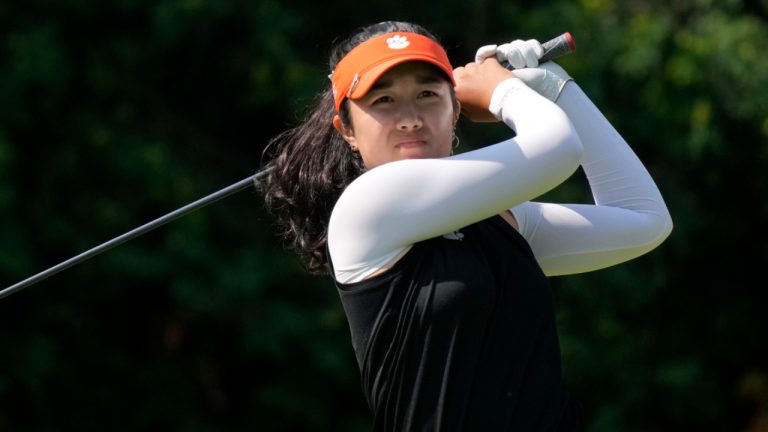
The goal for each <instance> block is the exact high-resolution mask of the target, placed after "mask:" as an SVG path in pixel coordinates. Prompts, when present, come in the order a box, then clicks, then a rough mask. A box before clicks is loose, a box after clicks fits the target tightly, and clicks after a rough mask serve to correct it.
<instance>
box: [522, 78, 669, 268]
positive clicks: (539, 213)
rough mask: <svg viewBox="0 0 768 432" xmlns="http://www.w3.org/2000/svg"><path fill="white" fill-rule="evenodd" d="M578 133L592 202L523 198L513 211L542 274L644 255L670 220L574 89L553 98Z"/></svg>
mask: <svg viewBox="0 0 768 432" xmlns="http://www.w3.org/2000/svg"><path fill="white" fill-rule="evenodd" d="M557 105H559V106H560V107H561V108H562V109H563V111H565V113H566V114H567V115H568V117H569V118H570V120H571V122H572V123H573V125H574V127H575V129H576V132H577V133H578V135H579V137H580V138H581V141H582V145H583V146H584V153H583V159H582V163H581V166H582V168H583V169H584V172H585V173H586V176H587V180H588V181H589V185H590V187H591V190H592V194H593V197H594V201H595V203H594V205H589V204H554V203H539V202H525V203H523V204H520V205H518V206H516V207H514V208H513V209H511V211H512V213H513V214H514V215H515V218H516V219H517V222H518V225H519V230H520V233H521V234H522V235H523V236H524V237H525V238H526V239H527V240H528V243H529V244H530V245H531V248H532V250H533V252H534V255H535V256H536V258H537V260H538V262H539V264H540V265H541V267H542V269H543V270H544V272H545V273H546V274H547V275H551V276H553V275H562V274H573V273H582V272H588V271H592V270H597V269H601V268H604V267H608V266H612V265H615V264H619V263H621V262H624V261H627V260H630V259H633V258H636V257H638V256H640V255H642V254H645V253H647V252H649V251H651V250H652V249H654V248H655V247H657V246H658V245H659V244H661V243H662V242H663V241H664V239H666V238H667V236H669V234H670V232H671V231H672V218H671V216H670V214H669V211H668V210H667V207H666V205H665V203H664V199H663V198H662V196H661V193H660V192H659V189H658V188H657V187H656V184H655V183H654V181H653V179H652V178H651V176H650V174H649V173H648V170H646V168H645V166H643V164H642V162H641V161H640V159H639V158H638V157H637V155H635V153H634V152H633V151H632V149H631V148H630V147H629V145H628V144H627V143H626V141H625V140H624V139H623V138H622V137H621V135H619V133H618V132H617V131H616V129H614V127H613V126H612V125H611V124H610V122H608V120H607V119H606V118H605V116H604V115H603V114H602V113H601V112H600V110H598V109H597V107H596V106H595V105H594V104H593V103H592V101H591V100H589V98H588V97H587V95H586V94H585V93H584V92H583V91H582V90H581V88H580V87H579V86H578V85H577V84H576V83H574V82H573V81H569V82H567V83H566V84H565V86H564V87H563V88H562V92H561V93H560V95H559V97H558V98H557Z"/></svg>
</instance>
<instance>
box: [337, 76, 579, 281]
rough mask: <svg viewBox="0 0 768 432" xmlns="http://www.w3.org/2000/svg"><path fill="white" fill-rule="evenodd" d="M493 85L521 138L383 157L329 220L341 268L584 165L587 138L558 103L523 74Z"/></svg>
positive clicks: (496, 102)
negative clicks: (420, 155) (437, 153)
mask: <svg viewBox="0 0 768 432" xmlns="http://www.w3.org/2000/svg"><path fill="white" fill-rule="evenodd" d="M457 82H459V84H458V85H457V94H460V86H461V82H460V81H459V80H458V79H457ZM489 93H492V98H491V104H490V105H491V108H492V112H493V113H494V114H495V115H496V116H497V117H499V118H501V119H502V120H503V121H504V122H505V123H506V124H507V125H508V126H509V127H511V128H513V129H514V130H515V131H516V132H517V135H516V136H515V138H512V139H510V140H507V141H504V142H501V143H498V144H495V145H491V146H488V147H484V148H481V149H478V150H474V151H471V152H466V153H462V154H460V155H456V156H451V157H447V158H442V159H410V160H402V161H397V162H391V163H388V164H384V165H381V166H379V167H377V168H375V169H372V170H370V171H368V172H367V173H365V174H363V175H362V176H360V177H359V178H357V179H356V180H355V181H354V182H352V183H351V184H350V185H349V186H348V187H347V189H346V190H345V191H344V193H343V194H342V196H341V197H340V198H339V200H338V202H337V203H336V206H335V207H334V210H333V213H332V215H331V219H330V222H329V227H328V245H329V250H330V254H331V259H332V261H333V264H334V268H335V270H336V273H337V276H338V275H340V274H357V275H360V274H363V273H365V272H366V271H367V272H368V273H371V272H374V271H375V270H376V269H375V268H371V267H372V266H373V267H375V266H376V265H377V264H376V263H379V264H380V263H382V260H386V259H387V257H394V256H396V255H397V254H398V253H400V252H402V251H403V250H404V249H406V248H408V247H410V246H411V245H412V244H414V243H416V242H419V241H422V240H425V239H429V238H432V237H436V236H439V235H442V234H445V233H448V232H451V231H455V230H457V229H460V228H462V227H464V226H467V225H469V224H472V223H474V222H477V221H480V220H482V219H486V218H488V217H491V216H493V215H496V214H498V213H501V212H503V211H505V210H506V209H509V208H512V207H514V206H516V205H518V204H520V203H522V202H525V201H527V200H530V199H532V198H534V197H537V196H539V195H541V194H543V193H544V192H546V191H548V190H550V189H552V188H554V187H555V186H557V185H558V184H560V183H561V182H563V181H564V180H565V179H567V178H568V177H569V176H570V175H571V174H572V173H573V172H574V171H575V170H576V169H577V168H578V166H579V162H580V160H581V153H582V147H581V142H580V141H579V137H578V135H577V134H576V132H575V130H574V128H573V126H572V124H571V122H570V120H569V119H568V117H567V116H566V114H565V113H564V112H563V111H562V110H561V109H560V108H559V107H558V106H557V105H555V104H554V103H552V102H550V101H549V100H547V99H546V98H544V97H542V96H540V95H538V94H537V93H536V92H534V91H533V90H531V89H530V88H528V87H527V86H526V85H525V84H524V83H523V82H522V81H520V80H519V79H517V78H509V79H506V80H504V81H503V82H502V83H501V84H499V85H498V86H496V87H495V89H491V91H489ZM343 281H344V280H342V282H343Z"/></svg>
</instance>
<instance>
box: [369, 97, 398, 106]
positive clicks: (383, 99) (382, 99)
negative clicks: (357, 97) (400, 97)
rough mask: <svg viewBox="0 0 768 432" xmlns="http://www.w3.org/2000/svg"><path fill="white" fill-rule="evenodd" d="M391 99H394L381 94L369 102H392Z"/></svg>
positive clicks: (373, 103) (374, 103)
mask: <svg viewBox="0 0 768 432" xmlns="http://www.w3.org/2000/svg"><path fill="white" fill-rule="evenodd" d="M393 101H394V99H392V97H391V96H381V97H377V98H376V99H374V100H373V102H372V103H371V105H376V104H380V103H389V102H393Z"/></svg>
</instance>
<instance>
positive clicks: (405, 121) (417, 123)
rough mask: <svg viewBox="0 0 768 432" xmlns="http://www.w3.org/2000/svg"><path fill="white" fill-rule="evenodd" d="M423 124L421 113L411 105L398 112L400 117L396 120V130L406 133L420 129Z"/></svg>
mask: <svg viewBox="0 0 768 432" xmlns="http://www.w3.org/2000/svg"><path fill="white" fill-rule="evenodd" d="M422 125H423V122H422V120H421V112H420V111H419V109H418V108H417V107H416V106H414V105H413V104H406V105H405V106H403V107H402V109H401V110H400V115H399V116H398V119H397V129H398V130H401V131H404V132H408V131H414V130H418V129H421V127H422Z"/></svg>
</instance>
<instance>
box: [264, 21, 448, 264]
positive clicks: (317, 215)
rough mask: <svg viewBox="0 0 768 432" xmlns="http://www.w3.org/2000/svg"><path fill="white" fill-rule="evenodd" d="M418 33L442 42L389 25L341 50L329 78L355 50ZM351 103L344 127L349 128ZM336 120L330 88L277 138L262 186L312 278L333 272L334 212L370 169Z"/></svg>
mask: <svg viewBox="0 0 768 432" xmlns="http://www.w3.org/2000/svg"><path fill="white" fill-rule="evenodd" d="M397 31H400V32H410V33H418V34H421V35H424V36H427V37H429V38H432V39H434V40H437V39H436V38H435V37H434V36H433V35H432V34H431V33H429V32H428V31H427V30H426V29H424V28H423V27H421V26H419V25H417V24H411V23H407V22H398V21H385V22H381V23H378V24H374V25H371V26H368V27H364V28H362V29H360V30H359V31H358V32H357V33H355V34H353V35H352V36H350V37H348V38H347V39H345V40H343V41H341V42H340V43H338V44H336V45H335V47H334V48H333V50H332V51H331V56H330V64H329V66H330V68H329V72H331V71H333V70H334V68H335V67H336V64H337V63H338V62H339V61H340V60H341V59H342V58H343V57H344V56H345V55H346V54H347V53H349V52H350V51H351V50H352V49H353V48H354V47H356V46H357V45H359V44H361V43H362V42H365V41H366V40H368V39H370V38H372V37H375V36H378V35H381V34H385V33H391V32H397ZM348 113H349V111H348V109H347V104H346V102H345V103H344V105H343V106H342V109H341V113H340V117H341V120H342V123H344V124H347V125H348V124H349V114H348ZM335 114H336V110H335V108H334V99H333V94H332V92H331V86H330V83H328V85H327V86H326V88H325V89H324V90H323V91H321V92H320V93H319V94H318V95H317V97H316V100H315V103H314V106H313V108H312V109H311V111H310V112H309V114H308V115H307V116H306V117H305V119H304V121H302V122H301V123H300V124H299V125H298V126H296V127H294V128H292V129H289V130H287V131H285V132H283V133H282V134H280V135H278V136H277V137H275V138H273V139H272V140H271V141H270V143H269V145H268V146H267V150H266V151H265V155H266V156H267V157H268V158H269V159H270V160H269V162H268V163H267V164H266V165H265V169H268V170H269V172H268V174H267V176H266V178H265V179H264V180H263V181H262V183H261V184H260V185H259V187H260V188H261V190H262V191H263V193H264V202H265V205H266V208H267V210H268V211H269V212H270V213H271V214H272V216H273V217H274V218H275V220H276V222H277V225H278V228H279V229H280V233H281V235H282V236H283V237H284V238H285V239H286V240H287V241H288V242H289V244H288V246H289V247H290V248H292V249H294V250H296V251H297V252H298V253H299V255H300V256H301V257H302V258H303V260H304V264H305V267H306V268H307V270H309V271H310V272H311V273H314V274H323V273H326V272H328V268H327V263H328V254H327V250H326V238H327V236H326V234H327V229H328V220H329V218H330V216H331V211H332V210H333V206H334V205H335V204H336V201H337V200H338V198H339V196H341V193H342V192H343V191H344V189H345V188H346V187H347V186H348V185H349V184H350V183H351V182H352V180H354V179H355V178H357V177H358V176H359V175H360V174H362V173H363V172H364V171H365V166H364V165H363V161H362V159H361V157H360V154H359V153H356V152H353V151H352V150H351V148H350V146H349V145H348V144H347V143H346V141H344V139H343V138H342V137H341V135H340V134H339V133H338V132H337V131H336V129H335V128H334V127H333V116H334V115H335Z"/></svg>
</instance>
